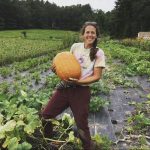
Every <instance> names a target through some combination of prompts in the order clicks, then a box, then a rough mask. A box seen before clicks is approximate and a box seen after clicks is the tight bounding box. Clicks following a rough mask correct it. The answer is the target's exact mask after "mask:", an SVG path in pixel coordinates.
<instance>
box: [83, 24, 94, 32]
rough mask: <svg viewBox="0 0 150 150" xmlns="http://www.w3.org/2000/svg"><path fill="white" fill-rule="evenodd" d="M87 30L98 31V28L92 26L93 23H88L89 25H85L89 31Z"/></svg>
mask: <svg viewBox="0 0 150 150" xmlns="http://www.w3.org/2000/svg"><path fill="white" fill-rule="evenodd" d="M87 30H90V31H91V30H92V31H96V28H95V27H94V26H92V25H88V26H86V27H85V31H87Z"/></svg>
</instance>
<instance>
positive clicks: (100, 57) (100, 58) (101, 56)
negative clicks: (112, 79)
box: [94, 49, 105, 68]
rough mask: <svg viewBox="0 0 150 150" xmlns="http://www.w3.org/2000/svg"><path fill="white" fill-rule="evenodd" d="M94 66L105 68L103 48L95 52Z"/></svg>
mask: <svg viewBox="0 0 150 150" xmlns="http://www.w3.org/2000/svg"><path fill="white" fill-rule="evenodd" d="M94 67H102V68H105V55H104V52H103V50H101V49H99V50H98V51H97V53H96V60H95V65H94Z"/></svg>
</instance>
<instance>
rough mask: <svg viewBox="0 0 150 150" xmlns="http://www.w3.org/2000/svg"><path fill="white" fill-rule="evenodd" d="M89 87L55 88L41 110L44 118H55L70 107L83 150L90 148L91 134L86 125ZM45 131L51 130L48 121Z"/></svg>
mask: <svg viewBox="0 0 150 150" xmlns="http://www.w3.org/2000/svg"><path fill="white" fill-rule="evenodd" d="M89 101H90V89H89V87H88V86H83V87H82V86H80V87H69V88H66V89H60V90H57V91H56V92H55V93H54V94H53V96H52V98H51V99H50V101H49V102H48V104H47V106H46V107H45V108H44V110H43V111H42V114H41V115H42V117H43V118H44V119H50V118H55V117H56V116H57V115H59V114H60V113H61V112H63V111H64V110H65V109H66V108H67V107H70V108H71V110H72V113H73V115H74V119H75V122H76V125H77V128H78V129H79V131H80V132H79V136H80V139H81V141H82V143H83V148H84V150H90V145H91V136H90V132H89V127H88V113H89V109H88V108H89ZM45 132H47V134H49V133H50V132H51V125H50V123H49V124H47V126H45Z"/></svg>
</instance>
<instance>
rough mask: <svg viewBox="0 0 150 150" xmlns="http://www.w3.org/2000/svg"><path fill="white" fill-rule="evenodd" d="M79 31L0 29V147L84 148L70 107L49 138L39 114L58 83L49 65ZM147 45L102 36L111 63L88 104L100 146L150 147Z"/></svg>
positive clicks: (149, 59) (149, 56) (12, 149)
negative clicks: (77, 134) (74, 128)
mask: <svg viewBox="0 0 150 150" xmlns="http://www.w3.org/2000/svg"><path fill="white" fill-rule="evenodd" d="M78 36H79V35H78V33H76V32H71V31H59V30H26V31H23V30H13V31H0V149H1V150H7V149H8V150H30V149H32V150H53V149H58V150H82V148H81V141H80V140H79V138H78V137H77V136H75V135H74V131H73V127H74V126H75V122H74V119H73V116H72V113H70V110H67V112H65V113H63V114H61V117H60V116H58V118H57V120H51V121H52V122H53V124H54V131H55V133H56V134H55V135H54V136H53V137H52V138H51V139H48V138H45V137H44V135H43V128H42V124H41V120H40V117H39V114H40V111H41V109H42V108H43V107H44V105H45V104H46V103H47V101H48V100H49V98H50V97H51V95H52V93H53V91H54V89H55V86H56V84H57V83H58V82H59V78H58V77H57V76H56V75H55V74H53V73H52V72H51V70H50V66H51V62H52V59H53V57H54V56H55V55H56V54H57V53H58V52H60V51H66V50H68V51H69V48H70V46H71V45H72V44H73V43H74V42H78V41H79V38H78ZM149 45H150V42H149V41H146V42H145V41H139V40H136V39H134V40H133V39H132V40H130V39H126V40H111V39H109V38H108V37H104V38H102V39H100V42H99V44H98V46H99V47H100V48H102V49H103V50H104V52H105V54H106V62H107V66H106V69H105V72H104V74H103V79H102V80H100V81H99V82H97V83H94V84H92V85H91V94H92V97H91V102H90V106H89V109H90V117H89V126H90V131H91V135H92V139H93V140H94V141H96V142H97V148H96V150H98V149H99V147H102V149H104V150H113V149H131V150H137V149H142V150H148V149H149V148H150V49H149ZM103 123H104V124H103ZM108 125H110V126H108ZM109 127H110V128H109ZM108 132H109V133H108Z"/></svg>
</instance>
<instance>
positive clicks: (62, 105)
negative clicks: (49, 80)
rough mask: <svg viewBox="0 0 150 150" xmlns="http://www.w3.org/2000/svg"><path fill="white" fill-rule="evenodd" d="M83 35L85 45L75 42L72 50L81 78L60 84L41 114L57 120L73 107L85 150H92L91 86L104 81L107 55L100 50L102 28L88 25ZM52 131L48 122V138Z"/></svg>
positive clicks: (92, 24)
mask: <svg viewBox="0 0 150 150" xmlns="http://www.w3.org/2000/svg"><path fill="white" fill-rule="evenodd" d="M81 36H82V39H83V43H75V44H73V45H72V47H71V52H72V53H73V54H74V55H75V57H76V59H77V60H78V62H79V63H80V65H81V70H82V75H81V78H80V79H79V80H77V79H72V78H70V80H69V81H62V82H61V83H60V84H58V86H57V87H56V91H55V93H54V94H53V96H52V98H51V100H50V101H49V102H48V104H47V106H46V107H45V108H44V110H43V111H42V117H43V118H44V119H49V118H55V117H56V116H57V115H58V114H60V113H61V112H63V111H64V110H65V109H66V108H67V107H70V108H71V110H72V112H73V115H74V119H75V122H76V125H77V128H78V131H79V137H80V139H81V141H82V143H83V148H84V150H92V144H91V136H90V131H89V127H88V113H89V110H88V107H89V102H90V89H89V84H91V83H94V82H96V81H98V80H99V79H101V77H102V70H103V68H104V67H105V56H104V52H103V51H102V50H101V49H100V48H98V47H97V39H98V37H99V28H98V26H97V24H96V22H86V23H85V24H84V25H83V27H82V29H81ZM53 70H54V66H53ZM51 131H52V127H51V124H50V123H47V124H46V125H45V127H44V132H45V136H49V135H50V134H51Z"/></svg>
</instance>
